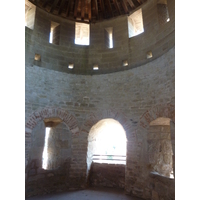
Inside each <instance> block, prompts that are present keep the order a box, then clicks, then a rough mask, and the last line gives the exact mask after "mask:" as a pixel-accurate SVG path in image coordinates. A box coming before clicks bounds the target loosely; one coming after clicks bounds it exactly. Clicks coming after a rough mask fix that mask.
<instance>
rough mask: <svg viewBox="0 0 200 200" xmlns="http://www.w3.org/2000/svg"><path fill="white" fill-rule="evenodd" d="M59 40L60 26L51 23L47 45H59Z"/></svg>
mask: <svg viewBox="0 0 200 200" xmlns="http://www.w3.org/2000/svg"><path fill="white" fill-rule="evenodd" d="M59 40H60V24H59V23H56V22H51V28H50V34H49V43H51V44H57V45H59Z"/></svg>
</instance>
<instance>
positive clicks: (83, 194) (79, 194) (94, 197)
mask: <svg viewBox="0 0 200 200" xmlns="http://www.w3.org/2000/svg"><path fill="white" fill-rule="evenodd" d="M26 199H27V200H66V199H67V200H142V199H141V198H136V197H131V196H128V195H125V193H124V191H123V190H119V189H112V188H90V189H85V190H79V191H69V192H65V193H59V194H48V195H44V196H35V197H29V198H26Z"/></svg>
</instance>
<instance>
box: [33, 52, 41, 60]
mask: <svg viewBox="0 0 200 200" xmlns="http://www.w3.org/2000/svg"><path fill="white" fill-rule="evenodd" d="M34 59H35V60H36V61H41V56H40V54H37V53H36V54H35V58H34Z"/></svg>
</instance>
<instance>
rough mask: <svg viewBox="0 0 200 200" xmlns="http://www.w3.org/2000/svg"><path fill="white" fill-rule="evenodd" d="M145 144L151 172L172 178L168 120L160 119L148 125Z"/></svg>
mask: <svg viewBox="0 0 200 200" xmlns="http://www.w3.org/2000/svg"><path fill="white" fill-rule="evenodd" d="M147 143H148V145H147V146H148V157H149V164H150V166H151V171H152V172H154V173H155V172H156V173H158V174H159V175H162V176H165V177H168V178H174V175H173V161H172V157H173V151H172V141H171V131H170V119H169V118H163V117H160V118H157V119H156V120H154V121H152V122H151V123H150V127H149V132H148V139H147Z"/></svg>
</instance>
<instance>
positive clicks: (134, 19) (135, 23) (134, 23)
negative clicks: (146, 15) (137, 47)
mask: <svg viewBox="0 0 200 200" xmlns="http://www.w3.org/2000/svg"><path fill="white" fill-rule="evenodd" d="M143 32H144V26H143V17H142V9H141V8H140V9H139V10H137V11H135V12H134V13H133V14H131V15H130V16H128V34H129V38H131V37H134V36H136V35H139V34H141V33H143Z"/></svg>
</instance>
